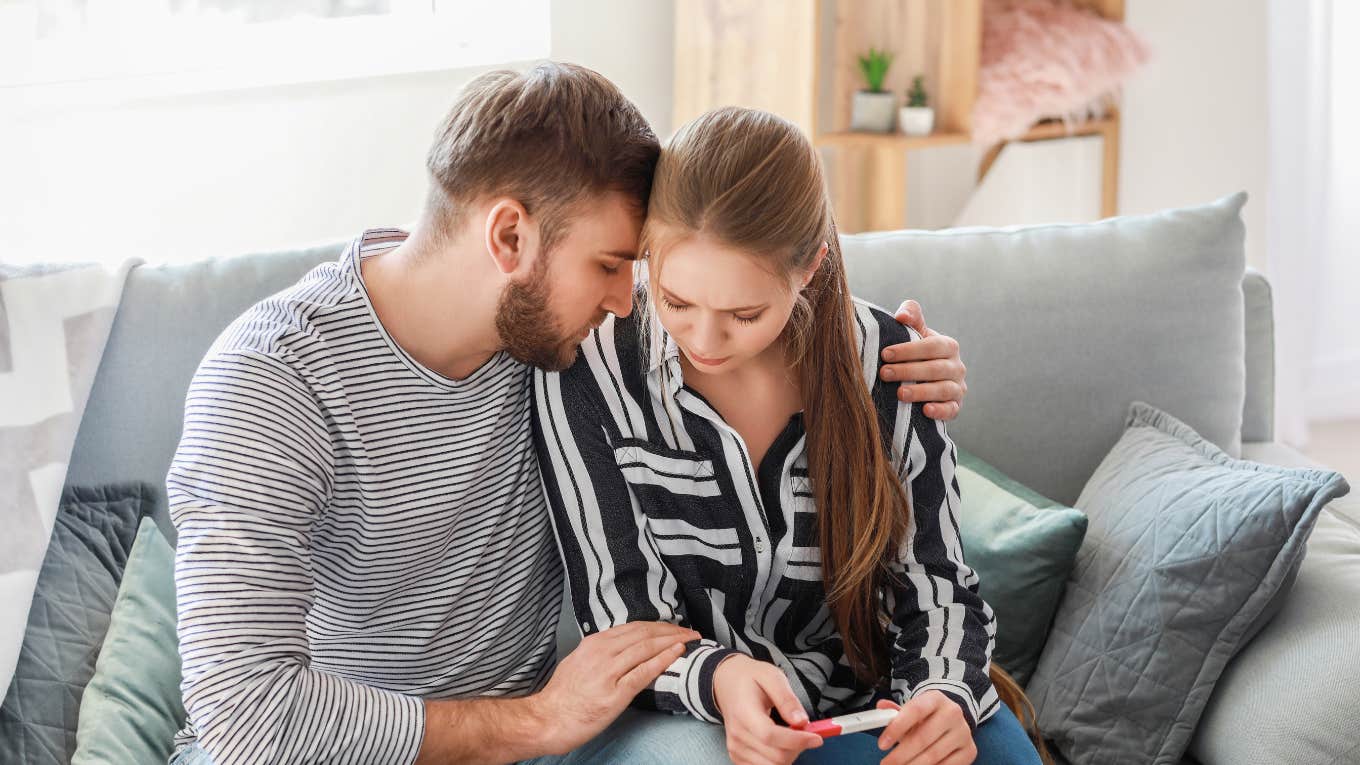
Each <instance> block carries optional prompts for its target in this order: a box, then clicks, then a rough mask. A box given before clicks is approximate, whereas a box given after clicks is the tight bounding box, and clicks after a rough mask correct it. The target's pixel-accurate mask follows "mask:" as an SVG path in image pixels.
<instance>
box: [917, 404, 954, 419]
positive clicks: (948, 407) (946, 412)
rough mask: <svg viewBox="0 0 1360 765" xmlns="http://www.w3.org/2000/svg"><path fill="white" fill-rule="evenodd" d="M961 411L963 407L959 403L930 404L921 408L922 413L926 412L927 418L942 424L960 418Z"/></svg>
mask: <svg viewBox="0 0 1360 765" xmlns="http://www.w3.org/2000/svg"><path fill="white" fill-rule="evenodd" d="M961 409H962V407H961V406H959V402H957V401H948V402H945V403H930V404H926V405H925V406H922V407H921V411H922V412H924V413H925V415H926V416H927V417H929V418H930V419H932V420H939V421H941V422H949V421H950V420H953V419H955V418H956V417H958V416H959V411H960V410H961Z"/></svg>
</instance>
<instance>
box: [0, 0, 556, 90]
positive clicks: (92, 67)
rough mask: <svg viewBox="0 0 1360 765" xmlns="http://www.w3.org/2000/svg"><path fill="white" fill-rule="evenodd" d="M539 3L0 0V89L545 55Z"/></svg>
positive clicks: (242, 82) (242, 79)
mask: <svg viewBox="0 0 1360 765" xmlns="http://www.w3.org/2000/svg"><path fill="white" fill-rule="evenodd" d="M548 15H549V11H548V0H495V2H483V1H482V0H458V1H455V0H26V1H23V2H17V3H16V2H14V1H13V0H4V1H3V2H0V89H4V90H9V91H11V93H13V92H14V91H16V90H21V91H25V92H26V93H27V94H28V95H30V96H36V97H38V99H39V100H47V99H48V98H55V99H56V100H58V101H69V100H72V99H71V98H70V97H71V96H72V95H73V94H74V100H84V99H85V98H89V97H114V98H117V97H118V96H119V95H131V96H137V95H164V94H174V93H186V92H187V93H194V92H205V91H213V90H230V89H237V88H243V87H257V86H264V85H282V84H289V83H297V82H316V81H324V80H336V79H346V78H351V77H369V76H378V75H386V74H397V73H408V72H422V71H435V70H441V69H451V68H458V67H473V66H483V65H488V64H498V63H504V62H509V61H525V60H531V59H536V58H543V57H546V56H547V55H548V46H549V24H548V21H549V19H548Z"/></svg>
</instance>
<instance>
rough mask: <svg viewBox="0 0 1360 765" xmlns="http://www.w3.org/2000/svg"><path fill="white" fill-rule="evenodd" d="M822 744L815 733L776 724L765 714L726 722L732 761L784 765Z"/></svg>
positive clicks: (820, 738)
mask: <svg viewBox="0 0 1360 765" xmlns="http://www.w3.org/2000/svg"><path fill="white" fill-rule="evenodd" d="M821 745H822V737H821V736H818V735H817V734H815V733H808V732H806V731H797V730H793V729H791V728H785V727H784V726H782V725H776V724H775V723H774V721H773V720H771V719H770V718H769V717H767V716H765V715H754V716H747V717H743V718H741V719H739V720H731V721H729V722H728V745H727V748H728V753H729V754H731V755H732V760H733V761H734V762H762V763H763V762H771V763H779V764H780V765H787V763H791V762H793V761H794V760H795V759H797V757H798V755H799V754H800V753H802V752H803V751H804V750H807V749H815V748H817V747H819V746H821Z"/></svg>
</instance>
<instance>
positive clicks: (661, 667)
mask: <svg viewBox="0 0 1360 765" xmlns="http://www.w3.org/2000/svg"><path fill="white" fill-rule="evenodd" d="M684 653H685V646H684V645H681V644H676V645H673V646H671V647H669V648H666V649H664V650H662V651H661V652H660V653H658V654H656V655H655V656H653V657H651V658H650V659H648V660H646V661H644V662H642V663H641V664H639V665H637V666H635V667H633V668H632V669H630V670H628V671H627V672H625V673H624V674H623V675H622V676H621V677H619V681H618V683H617V684H616V686H615V687H616V688H617V689H618V690H620V691H622V692H623V693H624V694H625V696H626V697H627V698H630V699H631V698H632V697H634V696H636V695H638V694H639V693H641V692H642V689H643V688H646V687H647V686H649V685H651V684H652V681H654V680H656V679H657V678H658V677H660V676H661V673H662V672H665V671H666V667H669V666H670V665H671V663H672V662H674V661H675V660H676V659H678V658H680V657H681V656H682V655H684Z"/></svg>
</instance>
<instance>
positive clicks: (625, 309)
mask: <svg viewBox="0 0 1360 765" xmlns="http://www.w3.org/2000/svg"><path fill="white" fill-rule="evenodd" d="M603 308H604V310H606V311H608V312H610V313H612V314H614V315H615V316H617V317H619V318H620V319H622V318H625V317H627V316H628V314H630V313H632V312H633V269H631V268H620V269H619V273H618V275H616V276H615V277H614V278H613V279H611V280H610V282H609V291H608V292H607V293H605V299H604V305H603Z"/></svg>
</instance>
